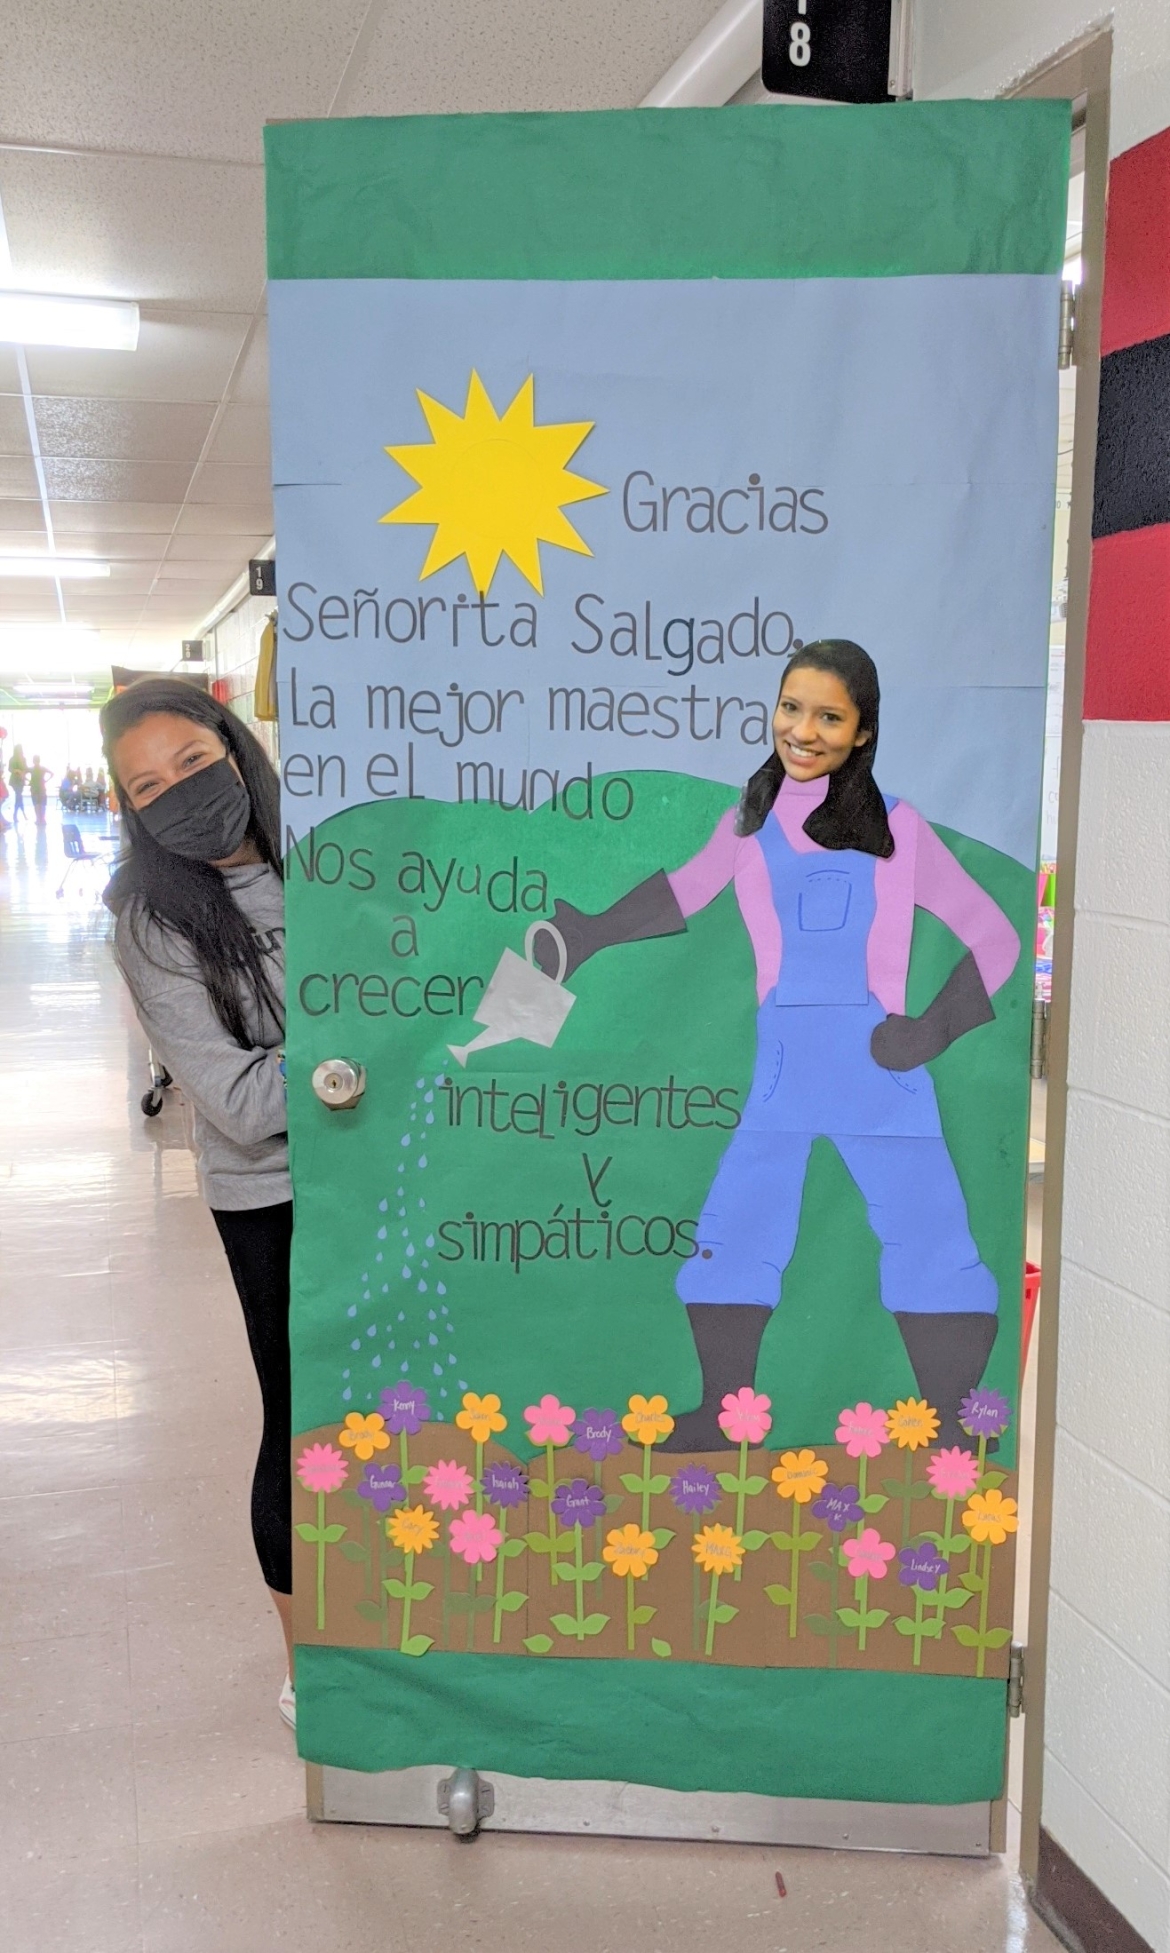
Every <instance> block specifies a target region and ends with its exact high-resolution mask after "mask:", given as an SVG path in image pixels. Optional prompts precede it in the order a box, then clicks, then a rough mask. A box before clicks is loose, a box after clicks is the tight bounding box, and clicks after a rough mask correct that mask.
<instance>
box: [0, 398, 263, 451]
mask: <svg viewBox="0 0 1170 1953" xmlns="http://www.w3.org/2000/svg"><path fill="white" fill-rule="evenodd" d="M240 411H244V410H243V409H241V410H240ZM28 452H29V445H28V420H27V418H26V416H25V411H24V398H23V396H22V395H21V394H19V393H0V454H20V455H27V454H28ZM223 458H224V459H225V460H228V459H230V457H229V456H226V455H225V456H224V457H223ZM243 458H245V457H241V459H243Z"/></svg>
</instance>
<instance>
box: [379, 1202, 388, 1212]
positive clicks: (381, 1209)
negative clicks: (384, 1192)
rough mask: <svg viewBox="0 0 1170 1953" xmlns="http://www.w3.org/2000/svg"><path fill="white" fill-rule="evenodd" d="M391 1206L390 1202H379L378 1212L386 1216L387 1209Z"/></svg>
mask: <svg viewBox="0 0 1170 1953" xmlns="http://www.w3.org/2000/svg"><path fill="white" fill-rule="evenodd" d="M389 1205H390V1202H389V1201H388V1200H380V1201H379V1202H378V1212H379V1214H384V1213H385V1212H386V1209H387V1208H388V1207H389Z"/></svg>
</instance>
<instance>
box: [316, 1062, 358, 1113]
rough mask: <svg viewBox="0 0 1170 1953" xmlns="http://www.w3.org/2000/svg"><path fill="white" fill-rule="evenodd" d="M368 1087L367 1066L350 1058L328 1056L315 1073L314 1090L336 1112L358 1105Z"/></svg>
mask: <svg viewBox="0 0 1170 1953" xmlns="http://www.w3.org/2000/svg"><path fill="white" fill-rule="evenodd" d="M365 1089H366V1068H365V1066H364V1065H355V1064H352V1063H351V1062H350V1060H349V1059H348V1058H326V1059H324V1061H323V1062H322V1063H321V1064H319V1065H318V1066H317V1069H316V1071H315V1072H314V1073H313V1090H314V1092H315V1093H316V1094H317V1097H318V1098H319V1099H320V1101H321V1103H322V1105H327V1106H329V1107H330V1108H331V1110H332V1111H334V1112H342V1111H344V1110H345V1108H346V1106H350V1105H356V1104H357V1102H358V1100H359V1099H360V1098H361V1095H362V1093H363V1092H364V1091H365Z"/></svg>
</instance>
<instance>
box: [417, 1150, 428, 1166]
mask: <svg viewBox="0 0 1170 1953" xmlns="http://www.w3.org/2000/svg"><path fill="white" fill-rule="evenodd" d="M418 1163H419V1166H420V1167H423V1166H425V1165H426V1163H427V1156H426V1154H425V1153H420V1154H419V1156H418Z"/></svg>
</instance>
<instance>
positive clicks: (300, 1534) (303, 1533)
mask: <svg viewBox="0 0 1170 1953" xmlns="http://www.w3.org/2000/svg"><path fill="white" fill-rule="evenodd" d="M296 1535H297V1538H298V1539H307V1540H309V1541H310V1543H312V1544H315V1542H316V1539H317V1528H316V1526H310V1525H309V1523H308V1521H307V1520H305V1519H302V1520H301V1523H300V1525H299V1526H298V1527H297V1528H296Z"/></svg>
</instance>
